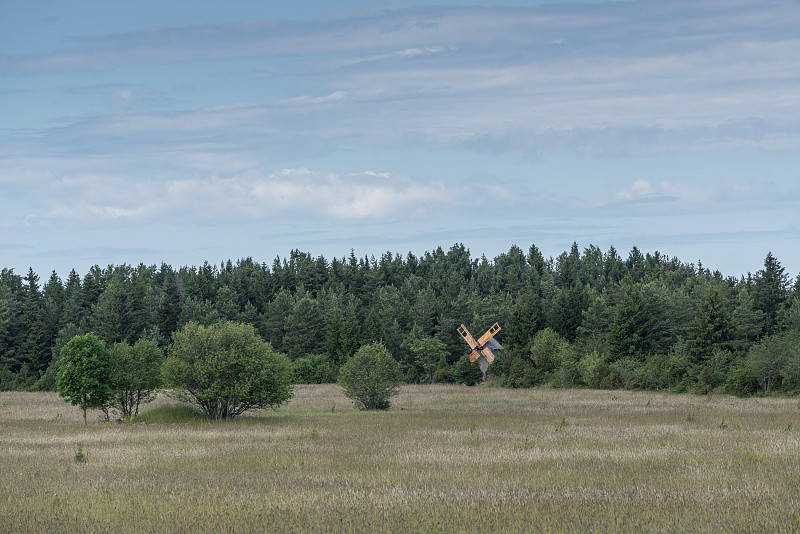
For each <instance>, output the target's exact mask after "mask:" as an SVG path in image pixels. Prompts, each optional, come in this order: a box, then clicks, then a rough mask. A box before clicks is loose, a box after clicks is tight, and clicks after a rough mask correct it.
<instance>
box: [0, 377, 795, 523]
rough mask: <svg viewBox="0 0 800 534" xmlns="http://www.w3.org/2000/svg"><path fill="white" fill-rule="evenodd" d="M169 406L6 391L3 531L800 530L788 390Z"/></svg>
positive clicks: (428, 389)
mask: <svg viewBox="0 0 800 534" xmlns="http://www.w3.org/2000/svg"><path fill="white" fill-rule="evenodd" d="M170 402H171V401H169V400H168V399H159V400H157V401H156V403H155V407H154V409H153V410H155V411H154V412H151V414H152V413H155V414H158V413H159V412H158V410H161V411H163V412H171V411H174V408H170V407H169V406H170ZM160 406H166V407H167V408H160ZM144 415H146V414H144ZM689 415H691V417H688V416H689ZM723 419H724V421H725V424H724V425H722V424H721V423H720V422H721V421H722V420H723ZM145 420H146V419H145ZM155 420H156V419H155V418H154V419H151V423H143V422H139V423H124V424H106V423H101V422H97V423H95V424H92V425H90V426H89V427H88V428H86V427H84V426H83V425H82V419H81V415H80V413H79V411H78V410H76V409H74V408H73V407H70V406H68V405H66V404H65V403H63V401H61V400H60V399H59V398H58V397H57V396H55V395H51V394H46V393H0V455H1V456H2V459H3V461H2V462H0V531H2V532H77V531H80V532H111V531H113V532H164V531H178V532H190V531H191V532H211V531H226V532H254V531H270V532H547V531H550V532H590V531H600V532H624V531H630V532H645V531H646V532H675V531H699V532H796V531H797V529H798V527H800V434H799V433H798V431H795V430H793V429H795V428H800V425H798V423H800V407H798V403H797V401H796V400H792V399H787V398H769V399H734V398H728V397H713V398H709V397H695V396H678V395H659V394H654V393H636V392H606V391H582V390H565V391H562V390H551V389H536V390H506V389H500V388H482V387H478V388H467V387H463V386H444V385H442V386H408V387H405V388H404V389H403V390H402V391H401V393H400V395H399V396H398V397H396V398H395V400H394V401H393V404H392V409H391V410H390V411H388V412H380V413H374V412H360V411H356V410H355V409H353V408H352V407H351V405H350V404H349V401H348V400H347V399H346V398H344V397H343V396H342V395H341V393H340V390H339V389H338V387H336V386H329V385H323V386H303V387H300V388H299V389H298V391H297V396H296V397H295V399H294V400H293V401H292V402H291V403H290V404H289V405H288V406H285V407H283V408H281V409H279V410H277V411H262V412H257V413H254V414H252V415H247V416H243V417H242V418H241V419H239V420H234V421H232V422H227V423H226V422H220V423H207V422H202V423H191V424H189V423H186V422H180V423H172V422H169V421H167V420H165V419H161V422H160V423H159V424H153V422H152V421H155ZM79 444H80V445H81V447H82V452H83V453H84V454H85V455H86V457H87V461H85V462H82V463H77V462H76V461H75V454H76V451H77V450H78V447H79Z"/></svg>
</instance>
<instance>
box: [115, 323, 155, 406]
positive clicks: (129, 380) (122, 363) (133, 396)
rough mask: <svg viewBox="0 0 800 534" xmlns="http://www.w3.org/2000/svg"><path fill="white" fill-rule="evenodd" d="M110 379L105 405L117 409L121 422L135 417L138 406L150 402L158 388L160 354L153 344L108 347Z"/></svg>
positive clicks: (138, 343)
mask: <svg viewBox="0 0 800 534" xmlns="http://www.w3.org/2000/svg"><path fill="white" fill-rule="evenodd" d="M110 352H111V361H112V366H113V371H112V374H113V379H112V382H111V389H112V396H111V399H110V401H109V406H110V407H112V408H115V409H117V410H119V412H120V414H121V415H122V418H123V419H128V418H130V417H135V416H137V415H138V414H139V405H140V404H144V403H147V402H150V401H151V400H153V398H154V397H155V393H156V390H157V389H158V388H159V387H160V385H161V365H162V364H163V362H164V352H163V351H162V350H161V349H160V348H159V347H158V344H157V343H156V342H155V341H150V340H143V339H142V340H139V341H137V342H136V343H135V344H134V345H133V346H131V345H128V344H127V343H124V342H123V343H115V344H114V345H112V346H111V349H110Z"/></svg>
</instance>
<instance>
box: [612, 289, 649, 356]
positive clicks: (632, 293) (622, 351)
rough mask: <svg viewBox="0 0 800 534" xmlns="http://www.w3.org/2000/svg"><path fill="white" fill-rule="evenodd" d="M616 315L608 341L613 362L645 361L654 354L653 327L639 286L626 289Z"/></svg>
mask: <svg viewBox="0 0 800 534" xmlns="http://www.w3.org/2000/svg"><path fill="white" fill-rule="evenodd" d="M615 315H616V316H615V318H614V323H613V324H612V325H611V329H610V332H609V339H608V345H609V351H610V356H611V361H614V360H618V359H620V358H626V357H630V358H634V359H636V360H638V361H643V360H644V359H645V357H646V356H647V355H648V354H650V353H651V352H652V327H653V325H652V318H651V316H650V314H649V313H648V310H647V308H646V307H645V303H644V301H643V299H642V295H641V287H640V286H639V285H632V286H629V287H628V288H627V289H626V291H625V296H624V297H623V299H622V301H621V302H620V303H619V305H618V306H617V311H616V314H615Z"/></svg>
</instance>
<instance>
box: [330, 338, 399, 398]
mask: <svg viewBox="0 0 800 534" xmlns="http://www.w3.org/2000/svg"><path fill="white" fill-rule="evenodd" d="M402 380H403V373H402V372H401V371H400V364H399V363H397V360H395V359H394V358H393V357H392V354H391V353H390V352H389V350H388V349H387V348H386V347H385V346H384V345H383V343H379V342H373V343H370V344H368V345H364V346H363V347H361V348H360V349H358V351H357V352H356V353H355V355H354V356H353V357H352V358H350V359H349V360H348V361H347V363H345V364H344V365H343V366H342V368H341V369H340V370H339V385H340V386H342V387H343V388H344V394H345V395H346V396H347V397H348V398H350V399H352V400H353V402H354V403H355V405H356V406H358V407H359V408H360V409H362V410H387V409H388V408H389V397H391V396H392V395H396V394H397V393H398V392H399V388H400V383H401V382H402Z"/></svg>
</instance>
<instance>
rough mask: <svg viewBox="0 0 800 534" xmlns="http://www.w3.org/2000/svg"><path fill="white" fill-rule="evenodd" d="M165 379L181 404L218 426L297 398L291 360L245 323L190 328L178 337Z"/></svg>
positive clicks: (192, 325) (179, 333)
mask: <svg viewBox="0 0 800 534" xmlns="http://www.w3.org/2000/svg"><path fill="white" fill-rule="evenodd" d="M163 375H164V379H165V382H166V385H167V386H168V387H173V388H177V389H178V392H177V396H178V397H179V398H183V399H185V400H187V401H189V402H191V403H193V404H195V405H197V406H198V407H199V408H200V409H201V410H202V411H203V413H204V414H205V415H206V416H207V417H208V418H209V419H214V420H220V419H225V420H227V419H232V418H233V417H236V416H237V415H240V414H242V413H244V412H246V411H247V410H252V409H256V408H267V407H275V406H278V405H280V404H283V403H285V402H287V401H288V400H289V399H290V398H291V397H292V394H293V393H292V385H291V383H292V370H291V365H290V363H289V360H288V359H287V358H286V356H284V355H283V354H279V353H277V352H275V351H274V350H273V349H272V347H271V346H270V345H269V343H266V342H265V341H263V340H262V339H261V338H260V337H258V334H256V331H255V328H254V327H253V326H252V325H248V324H242V323H233V322H220V323H215V324H213V325H211V326H208V327H206V326H202V325H199V324H197V323H188V324H187V325H185V326H184V327H183V328H182V329H181V330H179V331H176V332H175V333H174V334H173V336H172V345H170V349H169V357H168V358H167V360H166V362H165V363H164V367H163Z"/></svg>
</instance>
